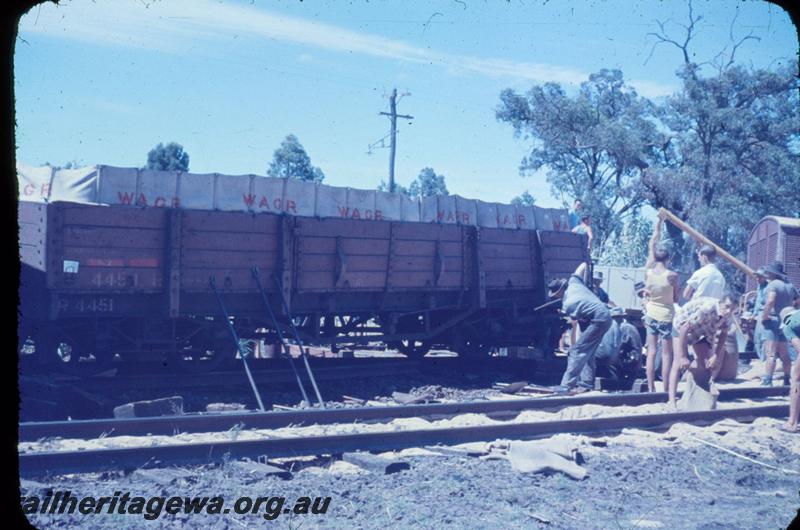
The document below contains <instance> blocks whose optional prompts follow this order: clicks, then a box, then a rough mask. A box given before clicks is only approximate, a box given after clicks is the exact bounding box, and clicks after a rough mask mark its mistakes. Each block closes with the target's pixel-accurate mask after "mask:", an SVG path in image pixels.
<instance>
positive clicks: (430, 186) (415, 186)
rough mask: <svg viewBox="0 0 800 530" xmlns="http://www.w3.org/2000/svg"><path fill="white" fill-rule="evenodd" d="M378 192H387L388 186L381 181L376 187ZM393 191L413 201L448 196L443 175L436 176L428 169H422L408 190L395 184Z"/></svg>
mask: <svg viewBox="0 0 800 530" xmlns="http://www.w3.org/2000/svg"><path fill="white" fill-rule="evenodd" d="M378 191H389V185H388V184H387V183H386V182H385V181H383V180H382V181H381V183H380V185H379V186H378ZM394 191H395V193H402V194H403V195H408V196H409V197H412V198H414V199H418V198H420V197H433V196H436V195H449V194H450V192H448V191H447V184H445V181H444V175H437V174H436V172H435V171H434V170H433V169H431V168H429V167H426V168H423V169H422V171H420V172H419V175H418V176H417V178H416V179H415V180H414V181H413V182H411V185H410V186H409V187H408V188H406V187H404V186H401V185H399V184H397V183H395V185H394Z"/></svg>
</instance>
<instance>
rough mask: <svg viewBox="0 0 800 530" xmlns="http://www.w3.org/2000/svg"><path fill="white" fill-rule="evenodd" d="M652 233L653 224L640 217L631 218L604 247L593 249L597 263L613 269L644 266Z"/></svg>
mask: <svg viewBox="0 0 800 530" xmlns="http://www.w3.org/2000/svg"><path fill="white" fill-rule="evenodd" d="M652 233H653V223H651V222H650V221H648V220H647V219H645V218H644V217H642V216H636V217H631V218H630V219H629V220H628V221H627V222H626V223H625V226H624V227H623V229H622V230H621V231H620V233H619V234H616V235H614V236H613V238H612V239H611V240H609V241H608V243H607V244H606V246H605V247H603V248H601V249H595V252H596V253H598V256H597V258H596V259H597V263H598V264H600V265H611V266H615V267H642V266H644V264H645V262H646V261H647V244H648V242H649V241H650V236H651V235H652Z"/></svg>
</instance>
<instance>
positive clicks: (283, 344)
mask: <svg viewBox="0 0 800 530" xmlns="http://www.w3.org/2000/svg"><path fill="white" fill-rule="evenodd" d="M250 272H251V273H252V275H253V280H255V282H256V287H258V292H259V293H260V294H261V301H262V302H264V307H266V308H267V313H269V318H270V319H271V320H272V324H273V325H274V326H275V331H276V333H277V334H278V340H279V341H280V343H281V348H282V349H283V351H284V352H286V356H287V357H288V358H289V365H290V366H291V367H292V372H294V376H295V378H296V379H297V385H298V386H299V387H300V393H301V394H303V400H304V401H305V402H306V403H308V404H309V405H310V404H311V401H310V400H309V399H308V394H306V389H305V387H304V386H303V381H302V380H301V379H300V374H299V373H298V372H297V367H296V366H295V365H294V358H293V357H292V352H291V351H289V344H288V343H287V342H286V339H285V338H284V337H283V331H281V326H280V325H279V324H278V319H277V318H275V312H274V311H273V310H272V306H271V305H270V303H269V299H268V298H267V293H266V292H264V287H263V286H262V285H261V271H259V270H258V267H253V268H252V269H250ZM309 373H310V372H309ZM319 404H320V406H321V407H322V408H325V407H324V405H323V403H322V399H320V403H319Z"/></svg>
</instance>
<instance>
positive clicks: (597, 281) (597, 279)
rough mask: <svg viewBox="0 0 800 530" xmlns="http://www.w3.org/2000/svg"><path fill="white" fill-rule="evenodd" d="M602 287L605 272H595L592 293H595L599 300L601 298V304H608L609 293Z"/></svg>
mask: <svg viewBox="0 0 800 530" xmlns="http://www.w3.org/2000/svg"><path fill="white" fill-rule="evenodd" d="M601 285H603V271H594V274H593V276H592V291H594V294H596V295H597V298H599V299H600V301H601V302H603V303H604V304H608V303H609V301H608V293H607V292H605V290H604V289H603V288H602V287H600V286H601ZM611 305H613V304H611Z"/></svg>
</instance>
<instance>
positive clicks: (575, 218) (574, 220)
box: [569, 199, 583, 230]
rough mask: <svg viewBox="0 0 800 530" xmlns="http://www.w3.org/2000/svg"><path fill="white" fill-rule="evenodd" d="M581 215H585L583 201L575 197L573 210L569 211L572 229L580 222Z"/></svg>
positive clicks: (570, 227)
mask: <svg viewBox="0 0 800 530" xmlns="http://www.w3.org/2000/svg"><path fill="white" fill-rule="evenodd" d="M581 216H583V202H581V200H580V199H575V203H574V204H573V205H572V210H570V211H569V229H570V230H572V229H573V228H575V227H576V226H578V225H579V224H580V222H581Z"/></svg>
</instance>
